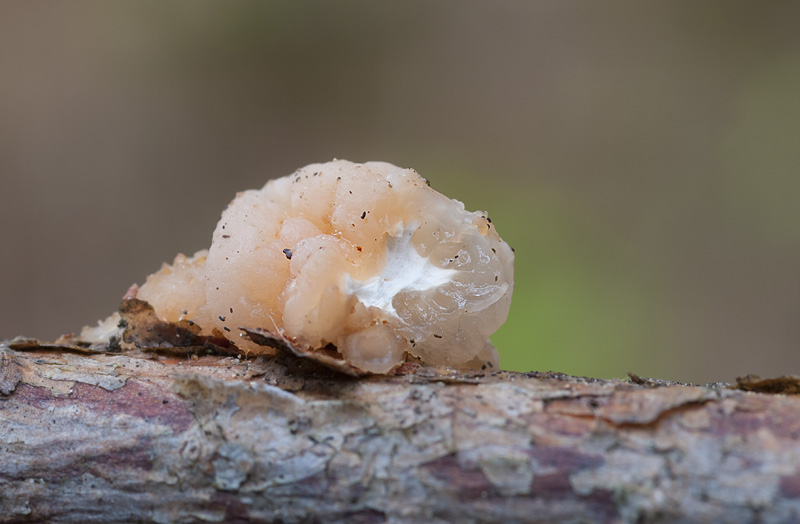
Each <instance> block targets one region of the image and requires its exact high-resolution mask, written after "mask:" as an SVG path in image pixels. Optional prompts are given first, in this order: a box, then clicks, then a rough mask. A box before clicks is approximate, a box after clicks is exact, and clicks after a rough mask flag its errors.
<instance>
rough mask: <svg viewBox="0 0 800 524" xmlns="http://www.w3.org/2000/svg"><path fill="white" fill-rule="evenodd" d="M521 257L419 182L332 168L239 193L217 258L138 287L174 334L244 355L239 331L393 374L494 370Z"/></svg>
mask: <svg viewBox="0 0 800 524" xmlns="http://www.w3.org/2000/svg"><path fill="white" fill-rule="evenodd" d="M513 261H514V255H513V254H512V251H511V249H510V248H509V247H508V245H507V244H506V243H505V242H503V241H502V240H501V239H500V237H499V236H498V235H497V232H496V231H495V229H494V227H493V225H492V224H491V220H489V219H488V218H487V216H486V213H483V212H474V213H470V212H468V211H466V210H465V209H464V205H463V204H462V203H461V202H459V201H457V200H452V199H450V198H447V197H445V196H444V195H442V194H440V193H438V192H436V191H435V190H433V189H431V188H430V187H429V186H428V185H427V183H426V181H425V180H424V179H423V178H422V177H420V176H419V175H418V174H417V173H416V171H414V170H412V169H401V168H399V167H396V166H394V165H392V164H388V163H383V162H368V163H365V164H356V163H352V162H347V161H344V160H334V161H332V162H328V163H324V164H312V165H309V166H306V167H304V168H302V169H299V170H298V171H296V172H295V173H294V174H292V175H289V176H286V177H283V178H278V179H275V180H270V181H269V182H268V183H267V184H266V186H264V188H262V189H261V190H249V191H244V192H242V193H239V194H238V195H237V196H236V198H235V199H234V200H233V201H232V202H231V203H230V204H229V206H228V207H227V208H226V209H225V210H224V211H223V213H222V217H221V219H220V221H219V223H218V224H217V228H216V230H215V231H214V235H213V238H212V243H211V247H210V248H209V250H208V253H207V254H206V253H205V252H198V253H197V254H195V256H194V257H192V258H187V257H185V256H183V255H179V256H178V257H177V258H176V259H175V262H174V263H173V264H172V265H171V266H170V265H166V264H165V265H164V267H162V268H161V270H159V271H158V272H157V273H155V274H153V275H150V276H149V277H148V279H147V282H146V283H145V284H144V285H142V286H141V289H140V292H139V298H142V299H144V300H147V301H148V302H150V304H152V305H153V307H154V308H155V312H156V314H157V315H159V316H160V317H161V318H163V319H164V320H169V321H178V320H182V319H186V320H191V321H193V322H195V323H196V324H197V325H199V326H200V327H201V328H202V330H203V333H207V334H212V333H217V334H221V335H223V336H225V337H226V338H228V339H230V340H231V341H232V342H234V343H235V344H236V345H237V346H239V347H240V348H244V349H247V350H254V351H256V350H258V349H260V348H259V347H258V346H256V345H255V344H253V343H252V342H250V341H248V340H246V339H244V338H242V336H241V334H240V333H241V332H240V330H239V328H240V327H250V328H253V327H261V328H266V329H268V330H271V331H274V332H278V333H280V334H282V335H284V336H286V337H288V338H289V339H290V340H294V341H296V342H298V343H302V344H305V345H309V346H312V347H322V346H325V345H327V344H333V345H335V346H336V347H337V348H338V350H339V352H340V353H341V354H342V355H343V357H344V359H345V360H347V361H348V362H349V363H350V364H352V365H354V366H356V367H358V368H360V369H363V370H365V371H371V372H374V373H386V372H389V371H391V370H392V369H393V368H394V367H395V366H397V365H398V364H400V363H401V362H402V361H403V360H404V358H405V353H406V352H408V353H409V354H411V355H413V356H416V357H419V358H421V359H422V360H423V361H424V362H425V363H427V364H430V365H436V366H439V365H447V366H453V367H482V366H486V365H493V366H497V364H498V359H497V352H496V350H494V348H493V347H492V346H491V344H490V343H489V342H488V340H489V335H491V334H492V333H493V332H494V331H495V330H497V328H498V327H499V326H500V325H501V324H502V323H503V322H504V321H505V319H506V316H507V315H508V309H509V305H510V302H511V292H512V289H513Z"/></svg>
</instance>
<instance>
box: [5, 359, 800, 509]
mask: <svg viewBox="0 0 800 524" xmlns="http://www.w3.org/2000/svg"><path fill="white" fill-rule="evenodd" d="M638 382H640V383H639V384H637V383H633V382H627V381H616V380H612V381H606V380H593V379H585V378H577V377H570V376H565V375H561V374H555V373H527V374H525V373H511V372H495V373H441V372H437V371H435V370H432V369H429V368H417V369H414V370H412V371H411V372H410V373H409V374H407V375H400V376H392V377H379V376H375V377H367V378H352V377H346V376H343V375H339V374H336V373H334V372H331V371H327V370H324V369H321V368H318V367H316V366H315V365H313V364H309V363H305V362H303V361H300V360H296V359H291V358H284V357H273V358H265V357H261V358H258V359H251V360H242V359H238V358H233V357H220V356H208V357H201V358H197V357H194V358H186V357H183V358H179V357H169V356H166V357H165V356H154V355H144V354H129V353H124V354H79V353H76V352H74V351H65V350H63V349H61V350H59V349H58V348H57V347H51V348H49V349H48V348H43V347H36V346H35V345H34V346H32V347H29V348H27V349H25V350H13V349H10V348H9V346H8V344H0V522H3V523H10V522H35V521H39V522H40V521H48V522H84V523H87V522H134V521H146V522H222V521H224V522H239V521H241V522H245V521H246V522H285V523H289V522H323V521H324V522H357V523H358V522H364V523H367V522H385V521H391V522H565V521H567V522H642V521H646V522H689V521H691V522H697V521H702V522H756V521H758V522H791V521H796V520H798V519H800V444H798V440H797V439H798V435H800V400H799V399H798V398H796V397H785V396H780V395H764V394H759V393H749V392H743V391H736V390H732V389H729V388H726V387H722V386H710V387H696V386H688V385H677V384H666V383H659V382H654V381H644V380H638Z"/></svg>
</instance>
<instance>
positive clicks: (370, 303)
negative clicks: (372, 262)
mask: <svg viewBox="0 0 800 524" xmlns="http://www.w3.org/2000/svg"><path fill="white" fill-rule="evenodd" d="M418 228H419V226H418V225H417V224H413V225H411V226H404V225H403V224H402V223H400V224H398V227H397V230H398V234H397V235H396V236H393V235H390V236H389V237H388V238H387V239H386V262H385V264H384V266H383V269H382V270H381V274H380V275H378V276H375V277H372V278H370V279H367V280H365V281H363V282H359V281H357V280H352V278H350V275H347V291H348V293H350V294H352V295H355V297H356V298H357V299H358V301H359V302H360V303H361V304H363V305H364V307H367V308H370V307H375V308H378V309H380V310H381V311H383V312H385V313H386V314H388V315H391V316H392V317H395V318H399V317H398V315H397V311H396V310H395V309H394V306H393V305H392V300H394V297H395V295H397V294H398V293H400V292H401V291H430V290H431V289H434V288H437V287H440V286H443V285H444V284H447V283H448V282H450V281H451V280H452V279H453V275H454V274H455V273H456V270H455V269H442V268H440V267H437V266H434V265H433V264H431V261H430V259H427V258H424V257H421V256H420V255H419V253H418V252H417V248H416V247H415V246H414V244H413V243H412V242H411V237H412V235H413V234H414V232H415V231H416V230H417V229H418Z"/></svg>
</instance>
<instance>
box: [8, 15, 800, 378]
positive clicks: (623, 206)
mask: <svg viewBox="0 0 800 524" xmlns="http://www.w3.org/2000/svg"><path fill="white" fill-rule="evenodd" d="M799 21H800V3H798V2H769V3H761V2H739V1H735V0H725V1H710V2H700V3H698V2H694V1H677V2H642V1H611V2H595V1H592V0H586V1H561V0H559V1H543V2H530V1H520V2H510V1H509V2H476V1H464V0H459V1H440V2H428V1H403V2H397V3H386V2H368V1H345V2H325V1H300V2H245V1H233V2H225V3H217V2H204V1H194V0H193V1H176V2H161V1H139V2H102V1H96V2H85V1H74V2H68V3H66V2H65V3H61V2H39V1H30V0H25V1H14V0H6V1H4V2H2V3H0V196H2V205H0V227H2V244H0V289H2V294H1V295H0V297H1V300H2V302H1V303H0V339H1V338H10V337H13V336H15V335H21V334H22V335H27V336H34V337H39V338H43V339H47V340H52V339H55V338H56V337H57V336H58V335H60V334H62V333H66V332H70V331H76V330H79V329H80V328H81V326H83V325H84V324H87V323H94V322H95V321H96V320H97V319H99V318H101V317H105V316H106V315H108V314H109V313H111V312H112V311H114V310H115V309H116V307H117V305H118V303H119V300H120V298H121V296H122V294H123V293H124V292H125V290H126V289H127V288H128V286H129V285H130V284H131V283H133V282H139V283H141V282H143V280H144V278H145V276H146V275H148V274H149V273H151V272H153V271H155V270H156V269H158V268H159V266H160V265H161V263H162V261H171V260H172V259H173V257H174V256H175V254H176V253H178V252H184V253H187V254H190V253H193V252H194V251H196V250H198V249H201V248H205V247H207V246H208V245H209V243H210V237H211V232H212V231H213V229H214V226H215V223H216V221H217V219H218V217H219V214H220V212H221V210H222V208H223V207H224V206H225V204H226V203H227V202H228V201H229V200H230V199H231V198H232V197H233V196H234V194H235V192H236V191H239V190H243V189H248V188H256V187H261V186H262V185H263V184H264V183H265V182H266V180H267V179H268V178H270V177H277V176H282V175H285V174H288V173H290V172H292V171H293V170H294V169H295V168H297V167H300V166H302V165H305V164H308V163H311V162H318V161H326V160H329V159H332V158H333V157H337V158H345V159H349V160H354V161H365V160H384V161H389V162H392V163H395V164H398V165H401V166H407V167H414V168H416V169H417V170H418V171H419V172H420V173H421V174H422V175H423V176H425V177H427V178H428V179H429V180H430V181H431V184H432V186H433V187H434V188H435V189H438V190H439V191H441V192H443V193H445V194H447V195H448V196H451V197H453V198H457V199H459V200H462V201H464V202H465V204H466V206H467V208H468V209H471V210H475V209H481V210H487V211H489V212H490V214H491V216H492V218H493V221H494V224H496V226H497V229H498V231H499V232H500V234H501V235H502V236H503V237H504V239H505V240H507V241H508V242H509V244H511V245H512V246H513V247H514V248H515V249H516V257H517V258H516V289H515V293H514V301H513V305H512V309H511V314H510V316H509V319H508V322H507V323H506V325H505V326H504V327H503V328H502V329H501V330H500V331H499V332H498V333H497V334H496V335H495V336H494V337H493V340H494V342H495V344H496V345H497V346H498V347H499V349H500V354H501V358H502V363H503V366H504V367H505V368H509V369H514V370H524V371H527V370H540V371H546V370H556V371H562V372H567V373H572V374H578V375H589V376H597V377H622V376H624V375H625V373H626V372H627V371H633V372H636V373H639V374H641V375H644V376H654V377H658V378H664V379H672V380H680V381H694V382H709V381H732V380H733V379H734V378H735V377H736V376H737V375H742V374H745V373H757V374H761V375H762V376H770V375H779V374H786V373H797V374H800V351H798V350H799V349H800V347H798V346H800V206H799V205H798V200H799V199H800V198H799V197H800V22H799Z"/></svg>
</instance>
